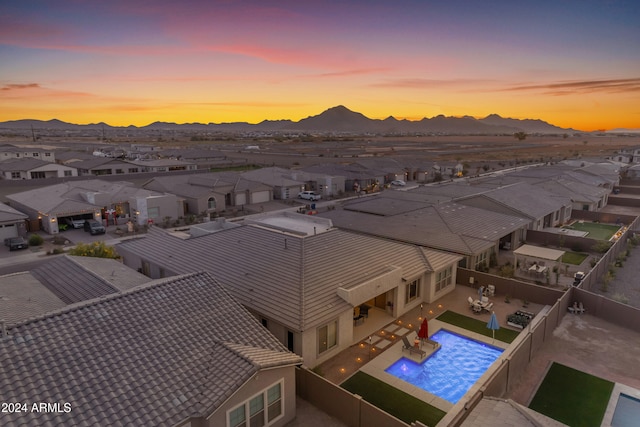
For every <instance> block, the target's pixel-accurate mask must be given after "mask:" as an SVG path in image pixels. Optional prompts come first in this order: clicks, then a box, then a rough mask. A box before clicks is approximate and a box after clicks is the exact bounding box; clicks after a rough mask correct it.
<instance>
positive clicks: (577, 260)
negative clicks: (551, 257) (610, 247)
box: [562, 252, 589, 265]
mask: <svg viewBox="0 0 640 427" xmlns="http://www.w3.org/2000/svg"><path fill="white" fill-rule="evenodd" d="M588 256H589V255H588V254H583V253H580V252H565V253H564V255H562V262H563V263H565V264H573V265H580V264H582V261H584V260H585V259H587V257H588Z"/></svg>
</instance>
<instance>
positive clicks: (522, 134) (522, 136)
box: [513, 132, 527, 141]
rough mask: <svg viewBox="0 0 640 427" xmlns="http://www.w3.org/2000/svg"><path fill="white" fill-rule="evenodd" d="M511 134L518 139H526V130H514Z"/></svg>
mask: <svg viewBox="0 0 640 427" xmlns="http://www.w3.org/2000/svg"><path fill="white" fill-rule="evenodd" d="M513 136H514V137H515V138H516V139H517V140H518V141H524V140H525V139H527V133H526V132H516V133H514V134H513Z"/></svg>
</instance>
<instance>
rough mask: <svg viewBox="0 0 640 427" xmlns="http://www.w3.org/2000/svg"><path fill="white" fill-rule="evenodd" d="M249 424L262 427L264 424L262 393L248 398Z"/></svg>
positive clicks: (252, 426) (253, 426)
mask: <svg viewBox="0 0 640 427" xmlns="http://www.w3.org/2000/svg"><path fill="white" fill-rule="evenodd" d="M249 425H250V426H251V427H262V426H263V425H264V395H263V394H259V395H257V396H256V397H254V398H253V399H251V400H249Z"/></svg>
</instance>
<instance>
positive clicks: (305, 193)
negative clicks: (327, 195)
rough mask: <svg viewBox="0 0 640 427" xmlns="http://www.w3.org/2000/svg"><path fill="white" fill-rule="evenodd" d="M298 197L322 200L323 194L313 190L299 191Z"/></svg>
mask: <svg viewBox="0 0 640 427" xmlns="http://www.w3.org/2000/svg"><path fill="white" fill-rule="evenodd" d="M298 198H299V199H305V200H313V201H316V200H320V199H321V198H322V196H321V195H320V194H318V193H316V192H313V191H301V192H299V193H298Z"/></svg>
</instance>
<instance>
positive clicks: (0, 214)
mask: <svg viewBox="0 0 640 427" xmlns="http://www.w3.org/2000/svg"><path fill="white" fill-rule="evenodd" d="M27 218H29V216H28V215H25V214H23V213H22V212H20V211H18V210H16V209H14V208H12V207H11V206H9V205H6V204H4V203H2V202H0V222H12V221H22V220H25V219H27Z"/></svg>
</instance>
